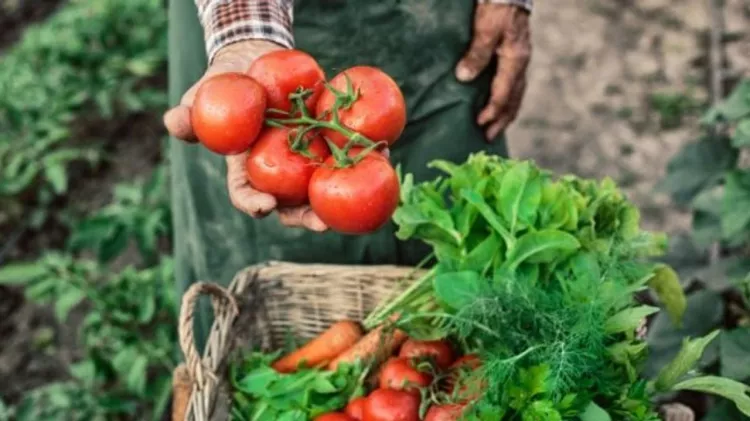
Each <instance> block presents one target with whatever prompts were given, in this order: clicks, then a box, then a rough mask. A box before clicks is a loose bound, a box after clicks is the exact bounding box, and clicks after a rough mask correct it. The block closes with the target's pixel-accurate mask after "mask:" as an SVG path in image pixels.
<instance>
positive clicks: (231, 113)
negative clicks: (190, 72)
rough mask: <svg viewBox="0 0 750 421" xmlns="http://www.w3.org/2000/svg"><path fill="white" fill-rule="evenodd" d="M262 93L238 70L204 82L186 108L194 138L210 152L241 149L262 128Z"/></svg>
mask: <svg viewBox="0 0 750 421" xmlns="http://www.w3.org/2000/svg"><path fill="white" fill-rule="evenodd" d="M265 110H266V92H265V91H264V90H263V87H262V86H260V85H259V84H258V82H256V81H254V80H253V79H252V78H250V77H248V76H246V75H243V74H241V73H223V74H220V75H216V76H214V77H211V78H209V79H207V80H206V81H204V82H203V83H202V84H201V86H200V88H198V92H196V94H195V100H194V101H193V106H192V108H191V111H190V121H191V124H192V126H193V130H194V131H195V135H196V136H197V137H198V140H200V142H201V143H202V144H203V146H205V147H206V148H208V149H210V150H211V151H213V152H216V153H218V154H221V155H234V154H238V153H241V152H245V151H247V150H248V149H250V146H251V145H252V144H253V142H255V138H256V137H258V133H260V129H261V128H263V119H264V112H265Z"/></svg>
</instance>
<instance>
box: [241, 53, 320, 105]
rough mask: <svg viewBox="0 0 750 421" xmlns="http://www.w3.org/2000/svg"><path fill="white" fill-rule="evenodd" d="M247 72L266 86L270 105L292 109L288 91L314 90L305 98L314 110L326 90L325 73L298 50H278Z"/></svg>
mask: <svg viewBox="0 0 750 421" xmlns="http://www.w3.org/2000/svg"><path fill="white" fill-rule="evenodd" d="M247 74H248V75H250V77H252V78H253V79H255V80H256V81H258V83H260V84H261V85H263V87H264V88H265V89H266V93H267V94H268V108H276V109H279V110H284V111H287V112H289V111H290V110H291V109H292V101H290V100H289V94H293V93H294V92H296V91H297V89H299V88H302V89H310V90H312V92H313V93H312V95H310V96H309V97H308V98H307V99H306V100H305V105H306V106H307V108H308V109H309V110H310V112H311V113H312V112H313V111H314V110H315V104H316V103H317V102H318V98H319V97H320V94H321V93H323V91H324V90H325V85H324V82H325V80H326V75H325V72H323V69H322V68H321V67H320V65H319V64H318V62H317V61H315V59H314V58H312V56H310V55H309V54H307V53H305V52H303V51H299V50H278V51H272V52H270V53H267V54H264V55H262V56H261V57H259V58H258V59H257V60H255V61H254V62H253V64H251V65H250V68H249V69H248V71H247Z"/></svg>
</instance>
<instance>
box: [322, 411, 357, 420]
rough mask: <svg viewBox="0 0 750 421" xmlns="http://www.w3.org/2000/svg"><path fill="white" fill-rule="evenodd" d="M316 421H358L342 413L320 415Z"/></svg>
mask: <svg viewBox="0 0 750 421" xmlns="http://www.w3.org/2000/svg"><path fill="white" fill-rule="evenodd" d="M315 421H357V420H356V419H354V418H352V417H350V416H348V415H346V414H342V413H341V412H329V413H327V414H323V415H318V416H317V417H315Z"/></svg>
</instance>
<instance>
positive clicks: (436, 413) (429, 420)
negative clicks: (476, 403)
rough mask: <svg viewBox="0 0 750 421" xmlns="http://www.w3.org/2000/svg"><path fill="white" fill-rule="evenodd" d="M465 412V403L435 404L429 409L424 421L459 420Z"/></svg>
mask: <svg viewBox="0 0 750 421" xmlns="http://www.w3.org/2000/svg"><path fill="white" fill-rule="evenodd" d="M463 412H464V406H463V405H456V404H453V405H433V406H431V407H430V409H429V410H427V414H426V415H425V417H424V421H458V420H459V419H461V415H462V413H463Z"/></svg>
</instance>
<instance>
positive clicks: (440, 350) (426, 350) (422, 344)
mask: <svg viewBox="0 0 750 421" xmlns="http://www.w3.org/2000/svg"><path fill="white" fill-rule="evenodd" d="M398 356H399V357H405V358H422V357H427V358H430V359H432V360H433V361H434V362H435V364H436V365H437V366H438V367H439V368H442V369H445V368H448V366H450V365H451V363H452V362H453V349H452V348H451V345H450V344H449V343H448V341H416V340H413V339H409V340H407V341H406V342H404V344H403V345H402V346H401V351H400V352H399V354H398Z"/></svg>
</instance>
